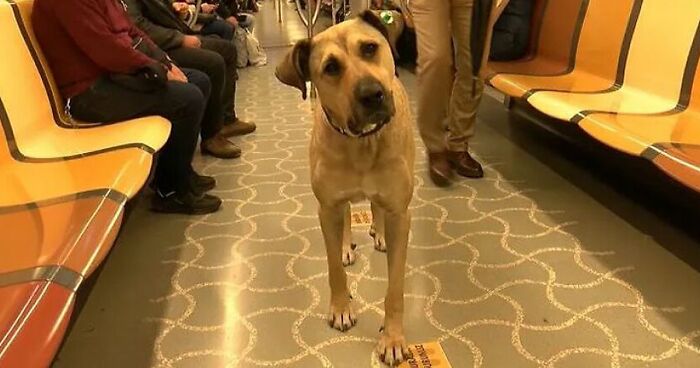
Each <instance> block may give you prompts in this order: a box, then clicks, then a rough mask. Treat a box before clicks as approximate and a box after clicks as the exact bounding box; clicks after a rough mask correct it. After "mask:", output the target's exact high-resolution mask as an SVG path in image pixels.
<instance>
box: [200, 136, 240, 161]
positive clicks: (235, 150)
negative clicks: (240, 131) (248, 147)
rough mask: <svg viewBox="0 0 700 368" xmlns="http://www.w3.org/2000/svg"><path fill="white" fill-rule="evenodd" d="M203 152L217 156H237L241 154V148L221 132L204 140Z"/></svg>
mask: <svg viewBox="0 0 700 368" xmlns="http://www.w3.org/2000/svg"><path fill="white" fill-rule="evenodd" d="M202 154H204V155H210V156H214V157H216V158H236V157H240V156H241V149H240V147H238V146H236V144H235V143H233V142H231V141H229V140H228V139H226V138H225V137H224V136H222V135H221V134H217V135H215V136H214V137H212V138H209V139H205V140H204V141H202Z"/></svg>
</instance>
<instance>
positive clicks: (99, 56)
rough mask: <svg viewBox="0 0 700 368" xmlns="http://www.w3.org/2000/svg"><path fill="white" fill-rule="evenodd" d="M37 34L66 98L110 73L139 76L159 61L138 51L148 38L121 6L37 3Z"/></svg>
mask: <svg viewBox="0 0 700 368" xmlns="http://www.w3.org/2000/svg"><path fill="white" fill-rule="evenodd" d="M32 24H33V25H34V32H35V33H36V37H37V39H38V41H39V44H40V45H41V48H42V50H43V51H44V54H45V55H46V58H47V60H48V63H49V66H50V67H51V70H52V71H53V75H54V77H55V78H56V83H57V84H58V87H59V88H60V89H61V94H62V95H63V97H64V98H70V97H73V96H75V95H78V94H80V93H82V92H84V91H85V90H87V89H88V88H90V86H92V84H93V83H94V82H95V81H96V80H97V79H98V78H100V77H101V76H103V75H105V74H109V73H133V72H135V71H137V70H138V69H140V68H143V67H144V66H146V65H148V64H151V63H155V62H156V61H155V60H153V59H151V58H150V57H148V56H146V55H145V54H143V53H141V52H139V51H137V50H134V49H133V48H132V39H134V38H138V37H143V39H144V42H151V41H150V39H148V37H147V36H146V35H145V34H143V33H142V32H141V31H140V30H139V29H138V28H136V27H135V26H134V25H133V24H132V23H131V21H130V20H129V18H128V16H127V14H126V11H125V9H124V7H123V5H122V3H121V2H120V1H119V0H60V1H58V0H36V1H34V10H33V12H32Z"/></svg>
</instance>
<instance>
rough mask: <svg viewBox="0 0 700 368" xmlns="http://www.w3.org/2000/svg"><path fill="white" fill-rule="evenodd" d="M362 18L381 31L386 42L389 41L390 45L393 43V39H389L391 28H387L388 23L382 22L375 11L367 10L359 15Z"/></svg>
mask: <svg viewBox="0 0 700 368" xmlns="http://www.w3.org/2000/svg"><path fill="white" fill-rule="evenodd" d="M359 17H360V19H362V20H363V21H364V22H365V23H367V24H369V25H370V26H372V27H374V28H375V29H376V30H377V31H379V33H381V34H382V36H384V38H386V42H389V45H391V40H390V39H389V30H387V28H386V25H384V23H383V22H382V20H381V19H380V18H379V17H378V16H377V15H376V14H374V12H373V11H371V10H365V11H363V12H362V13H360V15H359Z"/></svg>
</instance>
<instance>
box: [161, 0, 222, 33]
mask: <svg viewBox="0 0 700 368" xmlns="http://www.w3.org/2000/svg"><path fill="white" fill-rule="evenodd" d="M218 7H219V4H214V3H209V2H206V1H202V2H200V4H199V9H197V1H196V0H186V2H185V1H174V2H173V3H172V8H173V11H174V12H175V14H177V15H178V16H179V17H180V19H182V20H183V21H185V23H187V25H188V26H189V27H190V28H192V29H193V30H195V31H197V32H199V33H200V34H202V35H204V36H212V35H213V36H218V37H220V38H223V39H225V40H232V39H233V30H234V26H233V25H231V24H230V23H229V22H227V21H225V20H223V19H222V18H221V17H219V15H218V14H217V13H216V10H217V8H218Z"/></svg>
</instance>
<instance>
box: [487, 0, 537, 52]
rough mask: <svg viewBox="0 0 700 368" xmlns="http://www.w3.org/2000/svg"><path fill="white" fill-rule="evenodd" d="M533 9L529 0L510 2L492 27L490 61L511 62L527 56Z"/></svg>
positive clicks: (512, 0) (513, 0)
mask: <svg viewBox="0 0 700 368" xmlns="http://www.w3.org/2000/svg"><path fill="white" fill-rule="evenodd" d="M533 9H534V5H533V4H532V1H530V0H510V2H509V3H508V5H506V7H505V9H504V10H503V14H501V16H500V17H499V18H498V20H497V21H496V24H494V26H493V36H492V38H491V51H490V54H489V59H490V60H493V61H512V60H518V59H520V58H522V57H523V56H525V54H527V48H528V46H529V41H530V20H531V18H532V12H533Z"/></svg>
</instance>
